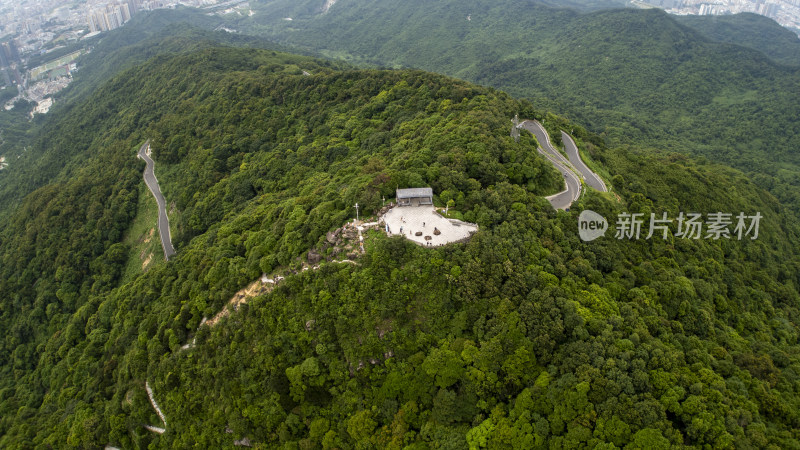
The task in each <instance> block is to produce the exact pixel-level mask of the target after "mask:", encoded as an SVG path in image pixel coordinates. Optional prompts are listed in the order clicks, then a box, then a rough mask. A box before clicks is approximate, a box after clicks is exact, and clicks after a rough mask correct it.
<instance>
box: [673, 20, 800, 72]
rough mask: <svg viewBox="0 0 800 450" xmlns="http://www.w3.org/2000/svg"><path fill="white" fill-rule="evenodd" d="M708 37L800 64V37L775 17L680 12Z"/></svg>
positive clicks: (795, 65)
mask: <svg viewBox="0 0 800 450" xmlns="http://www.w3.org/2000/svg"><path fill="white" fill-rule="evenodd" d="M676 19H677V20H678V21H679V22H680V23H682V24H684V25H687V26H689V27H692V28H693V29H694V30H696V31H697V32H699V33H700V34H702V35H704V36H705V37H707V38H709V39H711V40H713V41H717V42H727V43H730V44H737V45H741V46H744V47H748V48H752V49H754V50H758V51H760V52H763V53H764V54H765V55H767V56H769V57H770V58H771V59H773V60H774V61H776V62H778V63H781V64H785V65H787V66H794V67H797V66H799V65H800V37H798V36H797V33H793V32H792V31H790V30H787V29H786V28H783V27H782V26H780V25H778V24H777V23H775V22H774V21H773V20H772V19H768V18H766V17H764V16H760V15H757V14H751V13H742V14H732V15H725V16H688V15H687V16H677V17H676Z"/></svg>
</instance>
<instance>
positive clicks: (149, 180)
mask: <svg viewBox="0 0 800 450" xmlns="http://www.w3.org/2000/svg"><path fill="white" fill-rule="evenodd" d="M137 156H138V157H139V158H141V159H143V160H144V162H145V164H146V167H145V168H144V182H145V184H146V185H147V187H148V188H149V189H150V192H152V193H153V197H155V198H156V203H158V233H159V234H160V235H161V247H162V248H163V249H164V259H166V260H167V261H169V257H170V256H172V255H174V254H175V249H174V248H173V247H172V236H171V235H170V232H169V218H168V217H167V202H166V200H164V196H163V195H162V194H161V188H160V187H159V186H158V180H157V179H156V174H155V163H154V162H153V160H152V159H151V158H150V139H148V140H147V142H145V143H144V144H142V146H141V147H139V153H138V155H137Z"/></svg>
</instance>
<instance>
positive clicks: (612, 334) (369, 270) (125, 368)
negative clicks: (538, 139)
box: [0, 47, 800, 448]
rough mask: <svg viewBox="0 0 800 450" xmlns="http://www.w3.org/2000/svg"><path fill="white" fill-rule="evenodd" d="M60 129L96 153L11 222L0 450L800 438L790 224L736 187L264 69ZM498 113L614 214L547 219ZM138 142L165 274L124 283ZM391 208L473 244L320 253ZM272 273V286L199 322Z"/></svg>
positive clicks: (6, 249)
mask: <svg viewBox="0 0 800 450" xmlns="http://www.w3.org/2000/svg"><path fill="white" fill-rule="evenodd" d="M74 108H75V109H74V111H75V114H74V116H75V117H76V119H74V120H76V121H77V122H75V124H76V127H77V129H80V128H81V127H83V128H84V129H87V130H91V131H92V133H88V134H86V137H85V140H86V142H87V144H86V147H85V148H88V149H89V150H90V151H89V152H87V151H86V150H83V149H76V150H74V151H73V152H63V153H62V155H63V158H62V159H63V161H64V164H63V168H62V169H61V171H60V172H59V171H57V173H56V175H55V177H54V178H52V179H50V180H43V183H44V186H42V187H38V188H36V189H35V190H33V192H32V193H31V194H29V195H27V196H26V197H25V198H24V199H23V200H22V201H21V203H20V206H19V207H16V208H13V212H12V213H11V215H10V218H9V219H8V220H4V221H2V222H0V298H2V299H3V300H2V303H0V305H1V306H0V307H1V308H2V309H0V329H2V330H5V331H6V333H4V338H3V340H2V342H1V343H0V447H2V448H32V447H65V446H66V447H71V448H98V447H103V446H105V445H107V444H110V445H114V446H117V447H120V448H142V447H148V446H152V448H167V447H169V448H187V447H193V446H194V447H201V448H224V447H232V446H233V442H234V441H235V440H240V439H243V438H245V437H246V438H247V439H248V441H249V442H250V443H251V444H252V445H254V446H256V447H261V448H320V447H322V448H402V447H411V448H467V447H474V448H480V447H491V448H495V447H506V448H545V447H555V448H565V447H576V446H582V445H585V446H598V445H603V446H604V447H606V448H612V445H613V446H616V447H620V448H624V447H626V446H629V447H630V448H666V447H667V446H669V445H677V446H680V445H687V446H697V447H700V446H709V447H714V448H717V447H731V446H734V445H736V446H740V447H759V448H765V447H770V446H771V447H773V448H791V447H796V446H797V440H796V439H797V438H796V436H797V430H798V428H800V415H798V410H800V384H798V371H800V347H799V346H798V338H800V330H798V325H797V324H798V323H800V317H798V314H800V310H798V304H799V302H800V295H798V286H799V285H800V279H798V273H800V267H799V266H800V263H798V261H800V259H798V256H799V255H800V247H798V244H797V243H798V226H797V222H796V221H794V219H793V218H792V215H791V214H788V212H787V210H786V207H784V206H783V205H782V204H781V203H779V202H778V201H777V200H776V199H775V198H774V197H773V196H772V195H771V194H769V193H767V192H766V191H764V190H762V189H761V188H759V187H757V186H756V185H755V184H753V183H752V182H751V181H749V180H748V179H747V178H745V177H744V176H743V175H742V173H741V172H738V171H736V170H734V169H729V168H726V167H724V166H720V165H716V164H709V163H707V162H704V161H693V160H690V159H688V158H687V157H685V156H682V155H676V154H668V153H663V152H657V151H654V150H651V149H641V148H639V147H625V148H622V147H620V148H616V147H615V148H609V147H607V146H606V145H605V143H604V142H603V140H602V139H601V138H600V137H599V136H596V135H593V134H591V133H589V132H587V131H585V130H584V129H583V128H581V127H580V126H578V125H575V124H573V123H570V122H568V121H566V120H565V119H563V118H560V117H557V116H554V115H546V114H543V113H542V112H541V110H540V109H538V108H535V107H534V106H532V105H531V104H530V103H527V102H520V101H517V100H514V99H512V98H511V97H510V96H508V95H507V94H505V93H502V92H498V91H495V90H493V89H490V88H485V87H479V86H475V85H471V84H469V83H466V82H463V81H458V80H453V79H450V78H446V77H444V76H441V75H435V74H430V73H426V72H422V71H415V70H399V71H393V70H354V69H349V68H341V67H337V66H336V65H335V64H332V63H330V62H328V61H323V60H315V59H311V58H308V57H304V56H297V55H290V54H286V53H280V52H275V51H270V50H256V49H234V48H225V47H212V48H206V49H200V50H197V51H194V52H190V53H186V54H178V55H161V56H157V57H155V58H153V59H151V60H150V61H148V62H147V63H145V64H143V65H138V66H135V67H132V68H130V69H128V70H126V71H125V72H123V73H121V74H119V75H117V76H116V77H114V78H113V79H112V80H111V81H110V82H108V83H106V84H104V85H103V87H102V88H100V89H98V90H97V92H95V93H94V94H93V95H92V96H91V97H89V98H88V99H87V100H86V101H85V102H84V103H82V104H80V105H75V106H74ZM514 114H519V115H520V117H523V118H534V119H539V120H541V121H542V122H543V123H544V124H545V125H546V126H547V127H548V128H549V131H550V132H551V134H552V135H554V136H555V135H557V131H558V130H559V129H569V130H571V131H572V132H573V133H574V134H575V135H576V138H577V139H578V141H579V143H580V145H581V147H582V149H584V150H585V151H587V152H589V153H590V154H591V155H592V158H593V159H594V160H595V162H596V163H597V164H600V165H602V167H603V169H604V170H606V171H607V172H608V173H610V174H613V178H612V180H611V181H612V183H613V187H614V193H613V194H611V195H602V194H598V193H596V192H590V193H587V194H586V195H585V196H584V197H582V198H581V200H580V201H579V202H578V203H577V204H575V205H573V212H570V213H565V212H558V213H556V212H555V211H554V210H553V209H552V208H551V207H550V205H549V204H548V203H547V201H546V200H545V199H544V198H543V196H545V195H549V194H552V193H554V192H556V191H558V190H560V189H561V183H562V181H561V176H560V175H559V174H558V173H557V172H556V171H555V170H554V169H553V168H552V166H551V165H550V164H549V163H548V162H547V161H546V160H545V159H544V158H542V157H541V156H539V155H538V154H537V153H536V151H535V146H536V143H535V141H534V140H533V138H532V137H531V136H530V135H527V134H526V135H523V136H522V138H521V139H520V142H518V143H517V142H515V141H514V140H513V139H512V138H511V137H509V127H510V119H511V118H512V117H513V116H514ZM90 126H91V128H89V127H90ZM62 132H63V130H62ZM148 138H149V139H151V142H152V146H153V157H154V159H155V161H156V164H157V167H156V170H157V173H158V177H159V181H160V183H161V185H162V189H163V190H164V194H165V196H166V197H167V199H168V201H169V202H170V203H174V208H175V210H176V216H174V217H175V218H174V219H173V224H172V229H173V240H174V243H175V247H176V249H177V251H178V254H177V255H176V256H175V257H174V258H173V259H172V260H171V261H169V262H163V261H162V262H157V263H154V264H153V265H151V266H150V267H149V270H147V271H146V272H144V273H140V274H131V272H130V270H129V268H130V264H129V261H130V260H131V258H133V257H135V255H133V254H132V253H135V252H138V250H136V249H135V248H136V247H135V245H133V244H132V243H131V241H130V239H129V238H128V237H127V235H128V234H130V232H132V228H131V227H133V226H138V225H136V224H138V223H139V222H138V221H137V218H139V216H140V214H142V215H147V214H152V213H151V212H149V211H144V210H143V211H138V207H137V205H139V204H140V200H139V199H140V193H141V192H142V189H143V181H142V178H141V173H142V170H143V166H144V165H143V163H142V162H141V161H139V160H137V159H136V158H135V152H136V149H137V148H138V146H139V145H140V144H141V143H142V142H144V141H145V139H148ZM42 139H43V142H59V141H58V140H56V139H57V136H53V135H45V136H44V137H43V138H42ZM59 139H60V138H59ZM42 148H43V149H49V150H48V151H57V149H56V148H52V147H48V146H46V145H44V144H43V147H42ZM67 175H69V176H67ZM398 186H400V187H408V186H431V187H433V188H434V191H435V192H436V193H437V196H438V198H437V201H440V202H441V200H442V198H444V197H445V196H447V197H450V198H452V199H454V200H455V208H456V209H457V210H458V211H459V213H461V214H462V215H463V217H464V219H465V220H467V221H471V222H475V223H477V224H478V225H479V226H480V231H479V232H478V233H477V234H476V235H475V236H474V237H473V238H472V239H471V240H470V241H469V242H467V243H460V244H453V245H450V246H446V247H441V248H435V249H426V248H422V247H418V246H415V245H413V244H410V243H409V242H407V241H406V240H404V239H403V238H401V237H396V236H395V237H388V236H386V235H385V234H383V233H381V232H378V231H369V232H367V233H366V241H365V242H366V244H365V246H366V253H365V254H364V255H361V256H359V255H357V254H354V255H352V258H353V261H352V263H336V262H334V261H329V259H341V258H342V257H343V255H339V256H337V257H335V253H336V252H335V251H334V250H337V249H336V248H335V247H332V242H331V240H330V239H329V238H328V233H329V232H333V231H334V230H336V229H338V228H340V227H342V226H343V225H344V224H345V223H346V222H348V221H350V220H351V219H352V218H353V205H354V204H355V203H359V205H361V207H362V212H364V213H365V214H373V212H374V211H375V210H376V209H378V208H379V207H380V206H381V204H382V197H384V196H386V197H387V199H391V197H392V195H393V193H394V190H395V188H396V187H398ZM585 208H586V209H592V210H594V211H597V212H599V213H601V214H602V215H604V216H605V217H607V218H609V220H610V221H611V222H612V223H613V222H614V220H613V217H615V215H616V214H617V213H620V212H639V213H642V214H645V215H646V216H649V213H650V212H653V213H661V212H667V213H668V214H669V215H670V216H671V217H676V216H677V215H678V213H679V212H681V211H683V212H689V211H699V212H702V213H704V214H707V213H712V212H717V211H723V212H731V213H734V214H736V213H739V212H745V213H747V214H754V213H756V212H759V213H760V214H762V215H763V219H762V222H761V226H760V234H759V237H758V239H756V240H751V239H744V240H741V241H740V240H736V239H721V240H711V239H697V240H694V239H682V238H675V237H672V236H671V237H670V238H669V239H667V240H664V239H660V238H656V239H649V240H645V239H640V240H633V241H629V240H617V239H614V238H613V237H611V235H609V236H607V237H606V238H602V239H598V240H597V241H593V242H591V243H584V242H582V241H581V240H580V239H579V238H578V230H577V215H578V212H579V211H581V210H582V209H585ZM137 229H138V228H137ZM313 255H318V256H320V257H321V258H322V259H321V261H320V262H319V263H318V264H319V268H318V269H314V268H313V267H312V268H310V270H305V271H304V270H302V269H303V268H304V267H306V268H309V267H310V266H311V264H306V263H305V262H306V261H310V260H312V258H313ZM348 257H351V255H348ZM262 274H266V275H267V276H270V277H274V278H275V279H276V280H277V279H278V275H280V276H283V277H285V279H284V280H282V281H280V282H279V283H278V284H277V285H276V286H275V287H274V288H270V289H267V290H265V291H264V292H262V293H261V294H259V295H256V296H255V297H253V298H251V299H250V300H249V301H248V302H247V303H245V304H243V305H241V306H240V307H239V308H238V311H236V312H233V313H231V314H230V315H229V316H228V317H226V318H222V319H221V320H219V321H218V322H216V321H215V324H214V325H213V326H209V325H207V324H205V325H201V322H202V321H203V318H209V319H210V318H212V317H214V316H215V315H217V314H218V313H219V312H220V311H221V310H222V309H223V308H224V306H225V305H226V304H228V302H229V300H230V299H231V298H234V295H235V294H236V293H237V291H240V290H241V289H243V288H245V287H247V286H248V285H250V284H251V283H252V282H254V281H256V280H258V279H259V278H260V277H261V275H262ZM192 343H193V344H194V345H192ZM183 346H188V347H186V348H182V347H183ZM146 384H147V385H148V386H150V387H152V389H153V392H154V398H155V399H157V401H158V403H159V404H160V407H161V409H162V410H163V411H164V414H165V416H166V419H167V423H166V424H163V423H162V422H161V420H160V419H159V417H158V416H157V415H156V413H155V412H154V410H153V408H151V406H150V404H149V401H148V398H147V393H146V390H145V385H146ZM145 425H153V426H159V427H161V426H163V427H164V428H165V429H166V431H165V432H164V434H156V433H153V432H151V431H148V430H147V429H145V428H144V426H145Z"/></svg>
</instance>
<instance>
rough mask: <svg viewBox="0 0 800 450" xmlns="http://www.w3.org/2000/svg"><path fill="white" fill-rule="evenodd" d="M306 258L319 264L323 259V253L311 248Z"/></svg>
mask: <svg viewBox="0 0 800 450" xmlns="http://www.w3.org/2000/svg"><path fill="white" fill-rule="evenodd" d="M306 259H308V262H309V264H317V263H319V262H320V260H321V259H322V255H320V254H319V253H317V251H316V250H309V251H308V256H307V257H306Z"/></svg>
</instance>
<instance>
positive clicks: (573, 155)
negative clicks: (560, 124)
mask: <svg viewBox="0 0 800 450" xmlns="http://www.w3.org/2000/svg"><path fill="white" fill-rule="evenodd" d="M561 140H563V141H564V149H565V150H566V151H567V156H569V162H571V163H572V166H573V167H575V168H576V169H578V171H579V172H580V173H581V175H583V180H584V181H585V182H586V184H587V185H589V186H591V187H593V188H594V189H597V190H598V191H600V192H608V188H606V184H605V183H603V180H602V179H600V177H599V176H597V174H596V173H594V172H592V171H591V169H589V168H588V167H587V166H586V164H584V162H583V160H582V159H581V155H580V153H579V152H578V146H577V145H575V141H574V140H573V139H572V136H570V135H568V134H567V133H565V132H563V131H562V132H561Z"/></svg>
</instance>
